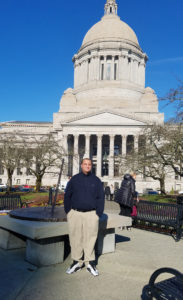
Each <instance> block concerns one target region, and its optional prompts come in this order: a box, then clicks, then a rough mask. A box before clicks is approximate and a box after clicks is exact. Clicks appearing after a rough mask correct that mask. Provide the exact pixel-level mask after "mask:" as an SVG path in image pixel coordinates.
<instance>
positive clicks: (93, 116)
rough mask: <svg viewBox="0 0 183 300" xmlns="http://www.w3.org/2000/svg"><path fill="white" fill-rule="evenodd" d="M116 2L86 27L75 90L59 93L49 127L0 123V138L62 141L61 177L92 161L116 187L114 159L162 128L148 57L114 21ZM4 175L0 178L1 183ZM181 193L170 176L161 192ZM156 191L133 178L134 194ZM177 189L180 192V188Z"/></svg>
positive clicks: (76, 59) (17, 179)
mask: <svg viewBox="0 0 183 300" xmlns="http://www.w3.org/2000/svg"><path fill="white" fill-rule="evenodd" d="M117 8H118V6H117V3H116V0H107V1H106V4H105V6H104V16H103V17H102V18H101V20H100V21H99V22H97V23H96V24H95V25H93V27H91V28H90V29H89V30H88V32H87V33H86V35H85V36H84V39H83V41H82V44H81V47H80V49H79V50H78V52H77V53H76V54H75V55H74V56H73V58H72V60H73V65H74V86H73V88H70V87H68V89H67V90H65V91H64V93H63V95H62V97H61V100H60V108H59V111H58V112H56V113H54V114H53V122H28V121H27V122H25V121H24V122H18V121H16V122H5V123H2V124H1V130H0V132H1V134H2V133H5V132H6V133H7V132H16V133H22V134H27V135H30V136H31V135H37V136H40V135H45V134H48V133H51V134H53V135H54V137H55V138H56V139H58V140H60V141H62V146H63V147H64V149H65V151H66V153H67V154H68V155H67V156H66V167H65V170H64V174H63V178H64V180H66V179H67V177H68V176H72V175H74V174H76V173H78V172H79V170H80V162H81V159H82V158H83V156H85V157H90V158H91V159H92V161H93V172H94V173H95V174H96V175H97V176H98V177H99V178H101V180H102V181H103V182H104V183H105V184H116V185H117V184H118V183H120V182H121V178H122V177H121V174H120V170H119V163H118V157H119V156H121V155H125V154H126V153H128V151H130V150H131V148H132V147H133V148H134V149H138V146H139V142H140V139H141V132H142V129H143V128H144V127H146V126H148V125H151V124H163V122H164V114H163V113H160V112H159V111H158V99H157V96H156V94H155V92H154V90H153V89H152V88H151V87H146V86H145V77H146V63H147V60H148V57H147V54H146V53H145V52H143V50H142V49H141V47H140V45H139V42H138V38H137V36H136V34H135V32H134V31H133V29H132V28H131V27H130V26H129V25H127V24H126V23H125V22H123V21H122V20H121V19H120V17H119V16H118V11H117ZM4 176H5V174H4V175H0V178H1V179H2V182H4V181H5V180H4V178H5V177H4ZM56 182H57V177H55V178H51V179H50V178H49V175H45V176H44V178H43V185H50V184H56ZM26 183H27V184H35V178H34V177H33V176H31V175H29V176H28V175H26V172H24V170H22V174H21V175H17V173H16V172H15V174H14V175H13V184H26ZM172 187H173V188H174V189H179V188H180V182H179V181H176V180H175V175H174V174H173V175H172V178H171V182H170V178H168V179H167V182H166V190H171V189H172ZM145 188H153V189H154V188H159V183H158V182H157V181H153V180H152V179H149V178H146V179H144V178H143V177H142V176H141V175H138V177H137V190H138V191H140V192H142V191H143V190H144V189H145ZM181 188H182V187H181Z"/></svg>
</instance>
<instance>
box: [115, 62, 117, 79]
mask: <svg viewBox="0 0 183 300" xmlns="http://www.w3.org/2000/svg"><path fill="white" fill-rule="evenodd" d="M116 79H117V63H115V64H114V80H116Z"/></svg>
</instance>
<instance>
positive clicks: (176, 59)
mask: <svg viewBox="0 0 183 300" xmlns="http://www.w3.org/2000/svg"><path fill="white" fill-rule="evenodd" d="M181 61H182V62H183V56H179V57H171V58H163V59H159V60H154V61H150V62H149V65H161V64H165V63H176V62H181Z"/></svg>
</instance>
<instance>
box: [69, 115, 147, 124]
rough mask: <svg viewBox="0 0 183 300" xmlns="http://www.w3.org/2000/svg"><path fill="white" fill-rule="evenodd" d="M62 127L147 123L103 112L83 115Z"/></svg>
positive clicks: (127, 116)
mask: <svg viewBox="0 0 183 300" xmlns="http://www.w3.org/2000/svg"><path fill="white" fill-rule="evenodd" d="M64 125H78V126H79V125H82V126H87V125H88V126H89V125H95V126H97V125H98V126H145V125H147V123H145V122H144V121H141V120H138V118H135V117H133V116H129V115H122V114H119V113H116V112H110V111H103V112H96V113H93V114H88V115H83V116H80V117H77V118H75V119H72V120H68V121H67V122H66V123H65V124H64Z"/></svg>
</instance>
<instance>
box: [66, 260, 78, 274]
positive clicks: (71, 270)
mask: <svg viewBox="0 0 183 300" xmlns="http://www.w3.org/2000/svg"><path fill="white" fill-rule="evenodd" d="M80 270H81V266H80V264H79V262H78V261H76V260H74V261H73V263H72V265H71V266H70V267H69V268H68V269H67V271H66V273H67V274H72V273H74V272H78V271H80Z"/></svg>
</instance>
